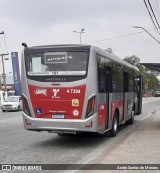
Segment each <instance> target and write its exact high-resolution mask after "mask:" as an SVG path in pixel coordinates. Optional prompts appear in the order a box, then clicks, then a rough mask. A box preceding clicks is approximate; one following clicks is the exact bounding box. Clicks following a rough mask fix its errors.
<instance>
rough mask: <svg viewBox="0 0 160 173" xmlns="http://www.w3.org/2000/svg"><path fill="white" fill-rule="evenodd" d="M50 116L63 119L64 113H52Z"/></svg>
mask: <svg viewBox="0 0 160 173" xmlns="http://www.w3.org/2000/svg"><path fill="white" fill-rule="evenodd" d="M52 118H57V119H63V118H64V114H55V115H52Z"/></svg>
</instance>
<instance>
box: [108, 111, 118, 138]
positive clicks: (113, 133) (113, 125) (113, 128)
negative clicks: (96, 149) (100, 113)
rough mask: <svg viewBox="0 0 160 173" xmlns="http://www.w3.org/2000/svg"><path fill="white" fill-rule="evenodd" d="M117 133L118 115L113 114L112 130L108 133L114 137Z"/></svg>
mask: <svg viewBox="0 0 160 173" xmlns="http://www.w3.org/2000/svg"><path fill="white" fill-rule="evenodd" d="M117 131H118V113H117V112H115V113H114V118H113V122H112V129H111V131H110V136H111V137H115V136H116V135H117Z"/></svg>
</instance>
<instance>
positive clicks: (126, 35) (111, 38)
mask: <svg viewBox="0 0 160 173" xmlns="http://www.w3.org/2000/svg"><path fill="white" fill-rule="evenodd" d="M151 30H155V29H150V30H147V31H151ZM143 32H145V31H139V32H133V33H130V34H124V35H120V36H116V37H110V38H105V39H102V40H96V41H92V42H89V43H90V44H91V43H98V42H102V41H107V40H113V39H116V38H121V37H128V36H131V35H135V34H140V33H143Z"/></svg>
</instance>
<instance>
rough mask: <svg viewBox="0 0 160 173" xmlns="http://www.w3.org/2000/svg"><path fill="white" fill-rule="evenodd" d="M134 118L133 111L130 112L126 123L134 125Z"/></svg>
mask: <svg viewBox="0 0 160 173" xmlns="http://www.w3.org/2000/svg"><path fill="white" fill-rule="evenodd" d="M134 116H135V111H134V110H132V112H131V118H130V119H129V120H128V121H127V124H129V125H131V124H133V123H134Z"/></svg>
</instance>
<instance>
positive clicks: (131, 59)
mask: <svg viewBox="0 0 160 173" xmlns="http://www.w3.org/2000/svg"><path fill="white" fill-rule="evenodd" d="M123 60H124V61H126V62H128V63H129V64H132V65H134V66H136V67H139V66H140V59H139V58H138V57H137V56H136V55H132V56H127V57H126V58H124V59H123Z"/></svg>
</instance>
